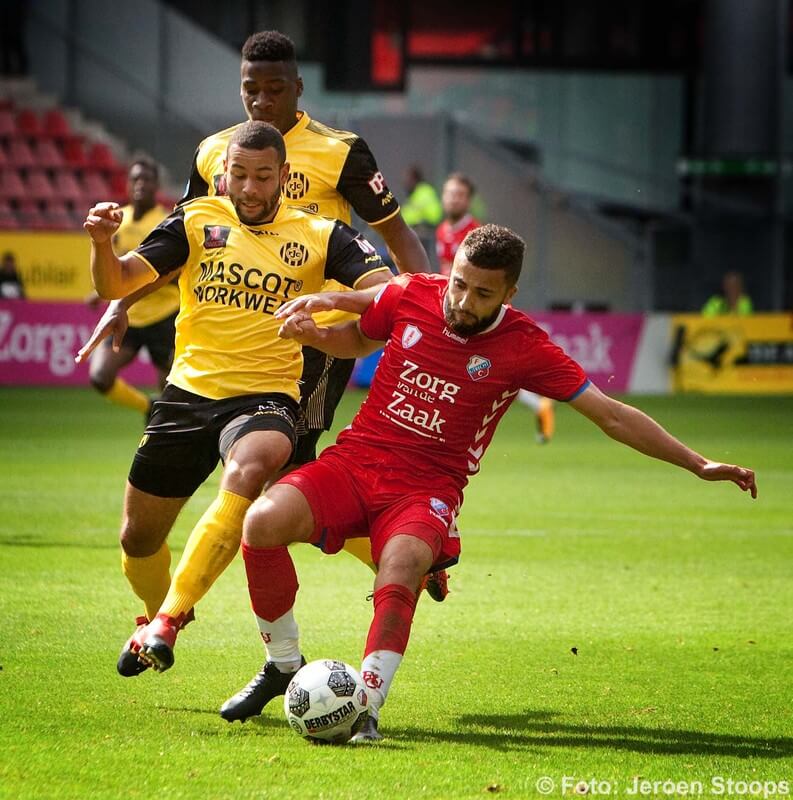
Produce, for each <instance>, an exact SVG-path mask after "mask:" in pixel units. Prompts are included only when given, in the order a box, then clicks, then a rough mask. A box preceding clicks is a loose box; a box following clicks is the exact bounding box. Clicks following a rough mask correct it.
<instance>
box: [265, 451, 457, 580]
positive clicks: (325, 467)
mask: <svg viewBox="0 0 793 800" xmlns="http://www.w3.org/2000/svg"><path fill="white" fill-rule="evenodd" d="M279 483H286V484H289V485H290V486H294V487H295V488H296V489H298V490H300V492H301V493H302V494H303V495H304V496H305V498H306V500H308V504H309V506H311V511H312V513H313V515H314V535H313V536H312V538H311V544H313V545H315V546H316V547H319V548H320V549H321V550H322V552H323V553H329V554H332V553H338V552H339V550H341V549H342V547H344V542H345V541H346V540H347V539H354V538H357V537H361V536H368V537H369V539H370V540H371V543H372V560H373V561H374V562H375V564H378V563H379V562H380V555H381V554H382V552H383V547H384V546H385V543H386V542H387V541H388V540H389V539H390V538H391V537H392V536H396V535H398V534H407V535H409V536H415V537H416V538H418V539H421V540H422V541H424V542H426V543H427V544H428V545H429V547H430V549H431V550H432V555H433V569H442V568H443V567H447V566H451V565H452V564H456V563H457V560H458V558H459V556H460V534H459V533H458V532H457V525H456V522H455V520H456V514H455V508H456V506H457V502H458V501H457V497H456V495H455V493H454V492H453V491H450V490H449V489H445V490H443V491H441V492H438V493H434V492H433V493H431V492H429V491H428V490H427V489H426V487H419V486H411V485H410V482H409V481H406V480H405V477H404V475H401V474H399V475H398V474H396V473H395V472H394V471H392V470H388V469H384V468H383V467H382V465H380V464H375V465H373V464H369V465H366V464H364V463H362V462H361V460H360V459H358V458H356V457H354V453H353V452H352V451H350V450H343V449H342V448H339V447H338V446H335V447H331V448H328V449H327V450H325V451H324V452H323V453H322V455H321V456H320V457H319V458H318V459H317V460H316V461H312V462H311V463H309V464H305V465H303V466H302V467H300V468H299V469H297V470H295V471H294V472H290V473H288V474H287V475H285V476H284V477H283V478H281V480H280V481H279Z"/></svg>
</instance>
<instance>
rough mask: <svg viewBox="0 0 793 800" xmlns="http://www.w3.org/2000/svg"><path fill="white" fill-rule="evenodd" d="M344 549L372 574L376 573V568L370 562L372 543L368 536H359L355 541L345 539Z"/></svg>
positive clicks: (372, 562)
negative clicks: (361, 562)
mask: <svg viewBox="0 0 793 800" xmlns="http://www.w3.org/2000/svg"><path fill="white" fill-rule="evenodd" d="M344 549H345V551H346V552H348V553H349V554H350V555H351V556H355V557H356V558H357V559H358V560H359V561H363V563H364V564H366V566H367V567H369V569H370V570H372V572H374V573H375V574H376V573H377V567H376V566H375V564H374V561H372V543H371V542H370V541H369V537H368V536H359V537H358V538H356V539H347V541H346V542H345V543H344Z"/></svg>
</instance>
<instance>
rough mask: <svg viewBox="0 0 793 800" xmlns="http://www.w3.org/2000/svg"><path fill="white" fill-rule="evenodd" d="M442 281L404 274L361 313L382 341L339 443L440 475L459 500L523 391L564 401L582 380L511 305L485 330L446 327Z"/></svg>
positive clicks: (392, 464)
mask: <svg viewBox="0 0 793 800" xmlns="http://www.w3.org/2000/svg"><path fill="white" fill-rule="evenodd" d="M448 283H449V280H448V278H445V277H443V276H440V275H426V274H421V273H419V274H415V275H402V276H400V277H398V278H396V279H394V280H393V281H392V282H391V283H389V284H388V285H387V286H386V287H385V288H384V289H383V290H382V291H381V292H380V294H379V295H378V296H377V298H376V300H375V301H374V303H372V305H370V306H369V308H368V309H367V310H366V311H365V312H364V314H363V315H362V316H361V320H360V326H361V331H362V332H363V334H364V335H365V336H367V337H369V338H370V339H377V340H381V341H385V342H386V346H385V351H384V353H383V357H382V358H381V359H380V363H379V365H378V367H377V372H376V373H375V376H374V380H373V382H372V387H371V389H370V391H369V396H368V397H367V399H366V401H365V402H364V404H363V405H362V406H361V409H360V411H359V412H358V414H357V415H356V417H355V419H354V420H353V422H352V425H351V426H350V427H349V428H348V429H346V430H344V431H342V433H341V434H340V435H339V438H338V444H339V445H340V447H342V448H344V449H345V450H346V449H347V446H348V445H349V446H352V447H353V448H354V451H355V452H356V453H360V455H361V461H366V462H371V463H374V461H375V460H376V462H377V465H378V469H379V470H389V469H393V470H395V471H397V472H398V473H401V474H402V475H404V476H405V478H406V479H407V480H409V481H410V483H411V484H415V483H418V484H419V485H422V486H425V487H426V486H433V487H434V486H438V484H439V483H442V484H443V485H444V486H445V487H447V488H450V489H454V491H456V493H457V494H458V496H459V497H460V500H462V490H463V488H464V487H465V484H466V483H467V482H468V476H469V475H472V474H474V473H476V472H478V470H479V462H480V460H481V458H482V456H483V455H484V452H485V449H486V448H487V446H488V445H489V444H490V440H491V439H492V438H493V433H494V432H495V429H496V426H497V425H498V422H499V420H500V419H501V417H502V416H503V414H504V412H505V411H506V410H507V408H508V407H509V405H510V403H512V401H513V400H514V399H515V397H516V395H517V394H518V391H519V390H520V389H528V390H530V391H532V392H537V393H538V394H541V395H544V396H545V397H552V398H554V399H556V400H562V401H564V400H572V399H573V398H574V397H576V396H577V395H578V394H579V393H580V392H582V391H583V390H584V389H585V388H586V386H587V385H588V384H589V381H588V379H587V377H586V374H585V373H584V371H583V370H582V368H581V367H580V366H579V365H578V364H577V363H576V362H575V361H573V360H572V359H571V358H570V357H569V356H567V355H566V354H565V353H564V351H563V350H562V349H561V348H560V347H558V346H557V345H555V344H554V343H553V342H552V341H551V340H550V339H549V338H548V335H547V334H546V333H545V331H543V330H542V329H541V328H540V327H538V326H537V325H536V324H535V323H534V322H533V321H532V320H531V319H529V317H527V316H526V314H524V313H523V312H521V311H518V310H516V309H514V308H511V307H509V306H502V308H501V311H500V313H499V316H498V317H497V319H496V320H495V322H494V323H493V324H492V325H491V326H490V327H489V328H488V329H487V330H486V331H483V332H482V333H479V334H476V335H474V336H470V337H464V336H460V335H458V334H457V333H455V332H454V331H452V330H451V329H449V328H448V327H447V326H446V322H445V318H444V312H443V300H444V296H445V294H446V289H447V286H448Z"/></svg>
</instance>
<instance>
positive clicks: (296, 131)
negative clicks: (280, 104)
mask: <svg viewBox="0 0 793 800" xmlns="http://www.w3.org/2000/svg"><path fill="white" fill-rule="evenodd" d="M309 122H311V117H309V115H308V114H307V113H306V112H305V111H298V112H297V122H296V123H295V124H294V125H293V126H292V127H291V128H290V129H289V130H288V131H287V132H286V133H285V134H284V141H285V142H286V144H287V160H288V158H289V156H288V151H289V147H288V145H289V140H290V139H295V138H297V137H298V136H299V135H300V134H301V133H303V131H304V130H305V129H306V128H307V127H308V123H309Z"/></svg>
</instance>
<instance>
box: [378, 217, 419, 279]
mask: <svg viewBox="0 0 793 800" xmlns="http://www.w3.org/2000/svg"><path fill="white" fill-rule="evenodd" d="M372 227H373V228H374V229H375V230H376V231H377V232H378V233H379V234H380V235H381V236H382V237H383V240H384V241H385V243H386V245H387V246H388V249H389V250H390V251H391V255H392V256H393V257H394V261H395V263H396V266H397V269H398V270H399V271H400V272H401V273H405V272H432V269H431V268H430V261H429V258H427V252H426V250H425V249H424V246H423V245H422V244H421V242H420V241H419V237H418V236H416V232H415V231H414V230H413V228H411V227H410V226H409V225H408V224H407V223H406V222H405V220H404V219H403V218H402V214H394V216H393V217H389V218H388V219H387V220H385V222H380V223H372Z"/></svg>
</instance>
